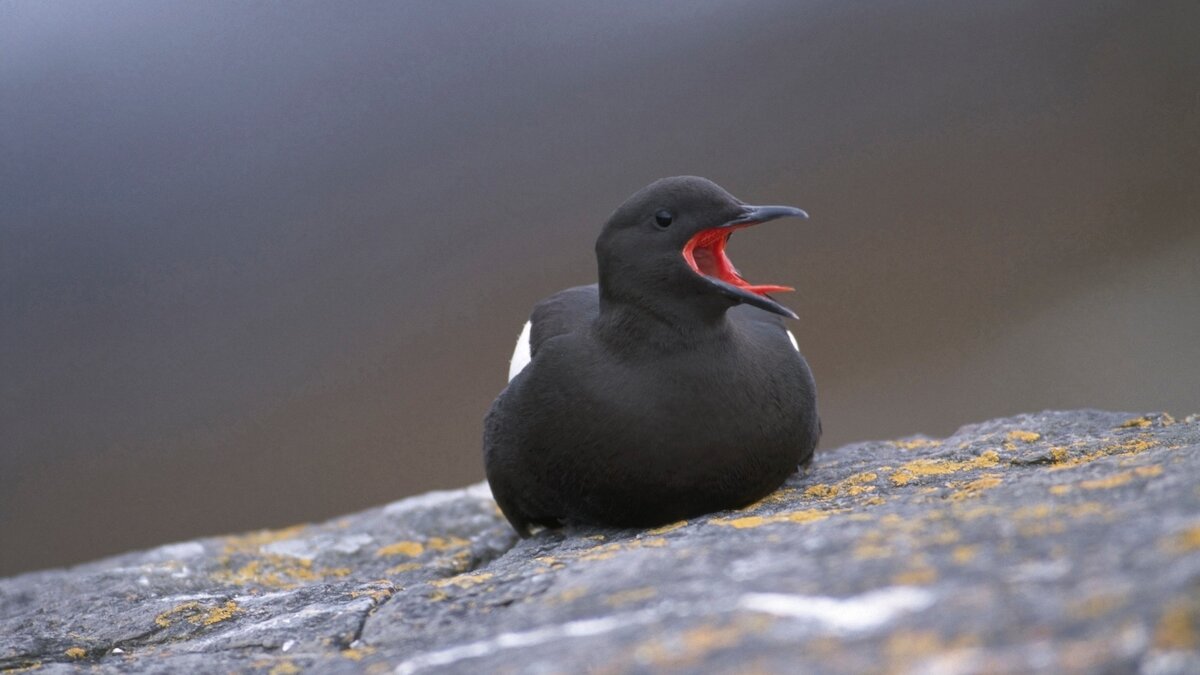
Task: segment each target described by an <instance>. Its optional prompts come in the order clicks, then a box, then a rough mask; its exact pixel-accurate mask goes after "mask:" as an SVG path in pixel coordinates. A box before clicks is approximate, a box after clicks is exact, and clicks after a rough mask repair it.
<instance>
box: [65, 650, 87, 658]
mask: <svg viewBox="0 0 1200 675" xmlns="http://www.w3.org/2000/svg"><path fill="white" fill-rule="evenodd" d="M64 653H65V654H66V655H67V656H68V657H69V658H72V659H82V658H83V657H85V656H87V650H86V649H84V648H83V647H71V648H70V649H68V650H67V651H66V652H64Z"/></svg>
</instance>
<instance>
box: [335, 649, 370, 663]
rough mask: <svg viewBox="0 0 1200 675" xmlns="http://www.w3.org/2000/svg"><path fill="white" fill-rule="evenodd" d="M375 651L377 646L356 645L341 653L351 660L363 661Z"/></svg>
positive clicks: (343, 656)
mask: <svg viewBox="0 0 1200 675" xmlns="http://www.w3.org/2000/svg"><path fill="white" fill-rule="evenodd" d="M374 653H375V648H374V647H370V646H362V647H354V648H352V649H343V650H342V651H341V652H339V654H341V656H342V658H344V659H350V660H351V661H362V660H363V659H365V658H367V657H368V656H370V655H371V654H374Z"/></svg>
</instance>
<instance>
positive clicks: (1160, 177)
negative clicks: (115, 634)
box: [0, 0, 1200, 575]
mask: <svg viewBox="0 0 1200 675" xmlns="http://www.w3.org/2000/svg"><path fill="white" fill-rule="evenodd" d="M1198 26H1200V3H1196V2H1195V1H1194V0H1181V1H1170V0H1164V1H1162V2H1154V3H1146V2H1139V1H1138V0H1125V1H1097V0H1062V1H1060V2H1053V3H1047V2H1034V1H1027V2H1019V1H1010V2H962V1H961V0H944V1H922V0H901V1H899V2H883V1H876V2H855V3H846V2H837V1H834V0H803V1H797V0H778V1H775V2H771V1H764V2H741V1H735V0H722V1H716V0H701V1H696V0H688V1H687V2H683V1H680V2H665V3H642V2H630V1H627V0H614V1H610V2H605V3H599V4H598V6H595V7H588V6H585V3H562V2H554V1H551V0H546V1H545V2H505V3H491V2H438V3H356V4H354V5H346V4H343V3H305V2H288V3H282V2H278V3H267V2H259V3H223V2H216V1H213V2H192V3H156V2H149V1H142V2H105V3H96V2H70V1H66V0H64V1H60V2H53V3H42V2H36V1H34V0H28V1H23V2H5V3H3V4H0V575H4V574H12V573H16V572H20V571H23V570H28V569H34V568H40V567H44V566H51V565H63V564H70V563H74V562H79V561H82V560H86V559H89V558H93V557H96V556H99V555H103V554H109V553H115V552H118V551H122V550H126V549H130V548H133V547H144V546H150V545H155V544H159V543H164V542H167V541H171V540H179V539H186V538H192V537H195V536H199V535H208V534H219V533H225V532H231V531H238V530H245V529H250V528H260V527H274V526H281V525H287V524H291V523H294V522H300V521H307V520H313V519H324V518H329V517H333V516H336V515H338V514H341V513H345V512H350V511H354V510H357V509H362V508H366V507H369V506H372V505H377V504H381V503H385V502H388V501H391V500H395V499H398V498H400V497H404V496H406V495H411V494H414V493H418V492H422V491H426V490H430V489H435V488H450V487H456V486H461V485H464V484H466V483H469V482H474V481H478V480H481V479H482V476H483V473H482V469H481V466H480V457H479V454H480V448H479V445H480V440H479V438H480V430H481V427H480V420H481V418H482V416H483V414H484V412H485V410H486V408H487V406H488V405H489V403H490V402H491V400H492V398H493V397H494V396H495V395H496V394H497V393H498V392H499V391H500V389H501V388H502V387H503V386H504V383H505V374H506V371H507V360H508V357H509V354H510V353H511V349H512V346H513V342H514V340H515V338H516V336H517V334H518V332H519V330H520V328H521V325H522V323H523V322H524V320H525V318H526V316H527V314H528V311H529V309H530V307H531V306H532V305H533V303H534V302H536V301H537V300H538V299H539V298H541V297H543V296H545V295H547V294H549V293H551V292H553V291H556V290H558V289H560V288H562V287H565V286H568V285H574V284H580V283H588V282H590V281H593V280H594V278H595V276H594V275H595V263H594V259H593V253H592V245H593V241H594V239H595V236H596V234H597V233H598V232H599V229H600V226H601V224H602V223H603V221H604V220H605V218H606V217H607V216H608V214H609V213H610V212H611V211H612V210H613V209H614V208H615V207H616V206H617V205H618V204H619V203H620V202H621V201H622V200H624V199H625V197H627V196H628V195H629V194H630V193H632V192H634V191H635V190H637V189H638V188H640V187H642V186H643V185H644V184H646V183H648V182H650V181H651V180H653V179H656V178H659V177H661V176H667V175H675V174H685V173H688V174H699V175H703V176H707V177H709V178H712V179H713V180H715V181H717V182H718V183H720V184H721V185H723V186H724V187H726V188H727V189H729V190H730V191H731V192H732V193H733V194H735V195H737V196H738V197H740V198H742V199H743V200H745V201H747V202H752V203H753V202H760V203H762V202H765V203H785V204H795V205H797V206H802V207H804V208H806V209H807V210H808V211H809V212H810V213H811V214H812V219H811V220H809V221H807V222H803V221H780V222H778V223H771V224H769V225H767V226H764V227H761V228H758V229H756V230H755V231H754V232H753V233H748V234H744V235H742V236H740V237H738V238H735V240H734V242H733V244H732V246H731V257H732V258H733V259H734V260H735V262H736V263H737V264H738V266H739V268H740V269H741V270H742V271H743V272H745V273H746V275H747V277H748V278H750V279H751V280H754V281H757V282H759V283H786V284H790V285H794V286H796V287H797V288H798V289H799V290H798V292H797V293H795V294H792V295H789V296H781V297H780V299H781V300H782V301H784V302H785V304H787V305H789V306H790V307H792V308H793V309H795V310H796V311H797V312H798V313H799V314H800V316H801V319H800V320H799V321H795V322H793V326H792V327H793V330H794V332H795V333H796V335H797V337H798V338H799V341H800V344H801V347H802V349H803V350H804V352H805V354H806V356H807V357H808V359H809V361H810V362H811V364H812V367H813V370H814V372H815V374H816V378H817V382H818V386H819V390H820V406H821V411H822V414H823V417H824V420H825V429H826V436H825V439H824V441H823V447H824V448H825V449H831V448H836V447H837V446H839V445H841V444H844V443H847V442H850V441H855V440H864V439H872V438H887V437H897V436H901V435H907V434H913V433H918V432H920V433H927V434H934V435H938V434H947V433H949V432H952V431H953V430H954V429H955V428H956V427H958V426H959V425H962V424H965V423H970V422H976V421H981V420H985V419H989V418H993V417H998V416H1003V415H1011V414H1015V413H1020V412H1026V411H1038V410H1041V409H1045V408H1077V407H1100V408H1108V409H1121V410H1130V411H1149V410H1167V411H1169V412H1172V413H1174V414H1176V415H1184V414H1187V413H1191V412H1196V411H1197V410H1200V228H1198V222H1200V40H1197V38H1196V35H1197V27H1198Z"/></svg>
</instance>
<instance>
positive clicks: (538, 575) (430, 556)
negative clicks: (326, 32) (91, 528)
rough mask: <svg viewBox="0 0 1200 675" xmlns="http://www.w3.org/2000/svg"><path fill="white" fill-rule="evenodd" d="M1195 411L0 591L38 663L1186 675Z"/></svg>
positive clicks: (425, 514)
mask: <svg viewBox="0 0 1200 675" xmlns="http://www.w3.org/2000/svg"><path fill="white" fill-rule="evenodd" d="M1198 451H1200V421H1197V420H1196V419H1195V417H1194V416H1193V417H1190V418H1188V419H1187V420H1184V421H1181V422H1176V421H1174V420H1172V419H1171V418H1170V417H1169V416H1167V415H1161V414H1160V415H1146V416H1135V415H1129V414H1120V413H1101V412H1094V411H1081V412H1061V413H1043V414H1039V415H1024V416H1020V417H1014V418H1010V419H1003V420H996V421H992V422H987V423H984V424H978V425H973V426H969V427H965V428H963V429H961V430H960V431H959V432H958V433H956V434H955V435H953V436H951V437H949V438H946V439H940V440H937V439H931V438H912V439H907V440H902V441H892V442H877V443H861V444H857V445H851V446H846V447H844V448H841V449H839V450H836V451H832V452H827V453H823V454H820V455H819V456H818V458H817V461H816V462H815V464H814V465H813V467H812V468H810V469H809V470H808V471H807V472H806V474H804V475H798V476H796V477H794V478H793V479H792V480H790V481H789V482H788V483H787V485H785V486H784V487H783V488H782V489H780V490H779V491H778V492H777V493H775V494H774V495H772V496H770V497H769V498H767V499H766V500H764V501H762V502H760V503H758V504H755V505H753V506H750V507H748V508H746V509H742V510H740V511H737V512H725V513H716V514H712V515H710V516H707V517H703V518H698V519H694V520H692V521H691V522H682V523H675V524H673V525H668V526H666V527H661V528H658V529H655V530H648V531H630V530H606V529H575V530H568V531H563V532H542V533H541V534H539V535H537V536H535V537H533V538H531V539H528V540H524V541H518V540H517V539H516V537H515V536H514V535H513V534H512V532H511V530H510V529H509V527H508V526H507V524H506V523H505V522H504V520H503V518H501V516H500V515H499V513H498V512H497V510H496V508H495V504H494V503H493V502H492V500H491V498H490V496H489V493H488V491H487V488H486V486H483V485H479V486H474V487H471V488H468V489H465V490H459V491H452V492H436V493H431V494H428V495H424V496H421V497H416V498H412V499H406V500H404V501H400V502H396V503H395V504H392V505H390V506H386V507H383V508H379V509H373V510H371V511H366V512H364V513H360V514H356V515H352V516H347V517H345V518H341V519H338V520H334V521H331V522H328V523H325V524H321V525H305V526H297V527H292V528H288V529H285V530H279V531H271V532H259V533H252V534H247V535H240V536H235V537H226V538H218V539H204V540H198V541H194V542H187V543H181V544H172V545H170V546H164V547H161V548H158V549H154V550H151V551H145V552H140V553H131V554H127V555H123V556H118V557H115V558H110V559H107V560H103V561H100V562H96V563H91V564H87V565H82V566H79V567H76V568H73V569H69V570H54V571H46V572H37V573H32V574H26V575H22V576H18V577H14V578H11V579H6V580H2V581H0V669H26V670H34V671H38V672H56V671H75V670H89V671H92V670H100V671H107V670H112V671H117V670H119V671H122V672H135V673H137V672H164V673H165V672H230V671H241V672H264V673H267V672H270V673H293V672H299V671H301V670H309V669H312V670H316V671H319V672H361V671H366V672H370V673H390V672H395V673H401V674H408V673H425V672H471V673H492V672H535V673H559V672H562V673H574V672H583V671H595V672H605V673H622V672H662V671H671V670H676V671H693V670H703V671H705V672H730V673H732V672H748V671H749V672H789V673H790V672H798V671H799V672H804V671H812V670H821V671H835V672H836V671H841V672H862V671H889V672H915V673H921V672H954V673H959V672H1008V671H1012V672H1030V671H1034V672H1036V671H1043V672H1072V671H1074V672H1078V671H1101V670H1103V671H1106V672H1122V671H1133V670H1142V671H1144V672H1147V673H1175V672H1179V673H1183V672H1200V657H1198V656H1197V647H1198V646H1200V480H1198V479H1200V452H1198Z"/></svg>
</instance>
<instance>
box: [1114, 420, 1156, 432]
mask: <svg viewBox="0 0 1200 675" xmlns="http://www.w3.org/2000/svg"><path fill="white" fill-rule="evenodd" d="M1151 424H1153V422H1152V421H1151V420H1150V418H1149V417H1134V418H1133V419H1128V420H1125V421H1124V422H1121V425H1120V426H1119V427H1117V428H1118V429H1132V428H1134V427H1140V428H1143V429H1144V428H1146V427H1148V426H1150V425H1151Z"/></svg>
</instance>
